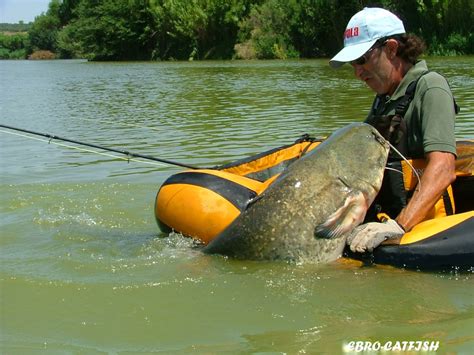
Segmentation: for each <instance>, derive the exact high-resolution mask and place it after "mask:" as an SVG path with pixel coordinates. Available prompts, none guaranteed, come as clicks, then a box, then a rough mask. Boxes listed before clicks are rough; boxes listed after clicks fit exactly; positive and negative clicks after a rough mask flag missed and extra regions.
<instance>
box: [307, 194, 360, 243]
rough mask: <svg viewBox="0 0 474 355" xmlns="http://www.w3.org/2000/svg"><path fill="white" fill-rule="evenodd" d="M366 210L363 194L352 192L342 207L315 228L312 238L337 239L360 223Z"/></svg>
mask: <svg viewBox="0 0 474 355" xmlns="http://www.w3.org/2000/svg"><path fill="white" fill-rule="evenodd" d="M368 208H369V206H368V204H367V200H366V199H365V197H364V194H363V193H362V192H361V191H352V192H351V193H350V194H349V195H348V196H347V198H346V200H345V201H344V205H343V206H342V207H340V208H339V209H337V210H336V212H334V213H333V214H331V215H330V216H329V217H328V219H327V220H326V221H325V222H324V223H323V224H320V225H319V226H317V227H316V228H315V230H314V237H315V238H326V239H332V238H339V237H340V236H341V235H343V234H345V233H347V232H350V231H351V230H352V229H354V228H355V227H356V226H357V225H359V224H360V223H362V221H363V220H364V218H365V214H366V212H367V209H368Z"/></svg>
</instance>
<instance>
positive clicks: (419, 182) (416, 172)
mask: <svg viewBox="0 0 474 355" xmlns="http://www.w3.org/2000/svg"><path fill="white" fill-rule="evenodd" d="M386 142H387V143H388V145H389V146H390V148H392V149H393V151H394V152H395V153H397V154H398V155H399V156H400V157H401V158H402V159H403V160H404V161H405V163H407V164H408V166H409V167H410V169H411V170H412V171H413V173H414V174H415V176H416V179H417V180H418V185H417V187H416V189H417V190H421V178H420V175H419V174H418V171H416V169H415V168H414V166H413V165H411V163H410V161H409V160H408V159H407V158H405V156H404V155H403V154H402V153H400V152H399V151H398V149H397V148H395V147H394V146H393V145H392V144H391V143H390V142H389V141H386ZM385 169H387V170H394V171H398V172H399V173H401V174H403V172H402V171H400V170H397V169H393V168H388V167H385Z"/></svg>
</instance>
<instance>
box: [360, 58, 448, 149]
mask: <svg viewBox="0 0 474 355" xmlns="http://www.w3.org/2000/svg"><path fill="white" fill-rule="evenodd" d="M427 71H428V67H427V66H426V62H425V61H424V60H421V61H418V62H417V63H416V64H415V65H414V66H413V67H411V68H410V70H408V72H407V73H406V75H405V76H404V78H403V79H402V81H401V82H400V84H399V85H398V87H397V89H396V90H395V92H394V93H393V95H392V96H388V95H377V96H376V97H375V100H374V103H373V105H372V108H371V110H370V113H369V115H368V117H367V118H366V120H365V122H366V123H368V124H371V125H373V126H375V127H377V123H378V121H379V120H381V117H382V116H391V115H394V114H395V108H396V106H397V104H398V103H399V102H400V100H401V99H402V98H403V97H404V96H405V92H406V90H407V88H408V86H409V85H410V83H412V82H413V81H415V80H416V79H418V78H420V77H421V78H420V79H419V81H418V83H417V85H416V90H415V93H414V97H413V100H412V101H411V103H410V105H409V106H408V110H407V111H406V113H405V116H404V120H405V124H406V144H407V152H406V154H407V155H408V157H410V158H423V157H424V156H425V154H426V153H429V152H433V151H442V152H450V153H453V154H456V138H455V135H454V121H455V114H456V113H455V108H454V104H453V102H454V99H453V95H452V93H451V89H450V88H449V85H448V83H447V81H446V79H445V78H444V77H443V76H441V75H440V74H438V73H435V72H428V73H427Z"/></svg>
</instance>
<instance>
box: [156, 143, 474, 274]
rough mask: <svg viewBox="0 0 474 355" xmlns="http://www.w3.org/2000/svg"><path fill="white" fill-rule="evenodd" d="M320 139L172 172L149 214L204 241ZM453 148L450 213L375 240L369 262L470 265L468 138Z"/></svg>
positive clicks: (472, 202) (472, 228) (472, 219)
mask: <svg viewBox="0 0 474 355" xmlns="http://www.w3.org/2000/svg"><path fill="white" fill-rule="evenodd" d="M321 141H322V139H313V138H311V137H309V136H308V135H304V136H303V137H301V138H300V139H298V140H297V141H296V142H295V143H294V144H291V145H286V146H282V147H278V148H275V149H272V150H269V151H266V152H264V153H261V154H258V155H255V156H252V157H249V158H245V159H242V160H238V161H236V162H233V163H230V164H226V165H222V166H219V167H216V168H213V169H196V170H187V171H183V172H180V173H177V174H175V175H172V176H171V177H169V178H168V179H167V180H166V181H165V182H164V183H163V185H162V186H161V188H160V190H159V191H158V194H157V197H156V203H155V217H156V220H157V222H158V225H159V227H160V229H161V230H162V231H163V232H170V231H171V230H174V231H177V232H179V233H182V234H183V235H185V236H189V237H192V238H195V239H197V240H199V241H201V242H202V243H204V244H207V243H209V242H210V241H211V240H212V239H213V238H215V237H216V236H217V235H218V234H219V233H220V232H222V231H223V230H224V229H225V228H226V227H227V226H228V225H229V224H230V223H231V222H232V221H233V220H234V219H235V218H236V217H237V216H238V215H239V214H240V213H241V212H242V211H244V210H245V209H246V208H247V207H248V206H249V204H251V203H252V201H253V200H254V199H255V198H257V197H258V196H259V195H260V194H261V193H262V192H263V191H265V189H266V188H267V187H268V186H270V184H271V183H272V182H273V181H274V180H275V179H276V178H277V177H278V175H279V174H280V173H281V172H282V171H283V170H285V168H286V167H287V166H288V165H289V164H291V163H292V162H293V161H294V160H296V159H298V158H300V157H301V156H302V155H303V154H305V153H306V152H308V151H310V150H312V149H314V148H315V147H316V146H317V145H318V144H320V143H321ZM457 151H458V159H457V161H456V173H457V179H456V182H455V183H454V184H453V185H452V195H453V197H454V201H455V210H454V209H453V211H452V214H451V215H448V216H443V217H438V218H433V219H429V220H426V221H424V222H422V223H420V224H419V225H417V226H415V228H413V229H412V230H411V231H410V232H408V233H406V234H405V235H404V236H403V237H402V238H401V240H398V241H397V242H396V245H393V243H392V245H381V246H380V247H378V248H376V249H375V250H374V252H373V253H372V254H370V255H369V258H370V260H371V261H373V262H375V263H379V264H390V265H394V266H400V267H407V268H420V269H440V268H453V267H459V268H462V269H465V268H468V269H469V268H472V267H474V174H473V171H474V141H459V142H457ZM414 163H415V164H414V165H415V166H416V161H415V162H414ZM410 183H413V181H411V182H410V179H407V182H406V184H410ZM407 189H408V187H407ZM348 256H349V257H353V258H358V259H360V258H366V257H367V255H357V254H354V253H348Z"/></svg>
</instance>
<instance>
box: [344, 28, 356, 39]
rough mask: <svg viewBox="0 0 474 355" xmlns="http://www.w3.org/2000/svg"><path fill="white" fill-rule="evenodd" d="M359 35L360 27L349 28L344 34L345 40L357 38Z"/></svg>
mask: <svg viewBox="0 0 474 355" xmlns="http://www.w3.org/2000/svg"><path fill="white" fill-rule="evenodd" d="M358 35H359V27H352V28H348V29H347V30H346V31H345V32H344V38H351V37H357V36H358Z"/></svg>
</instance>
